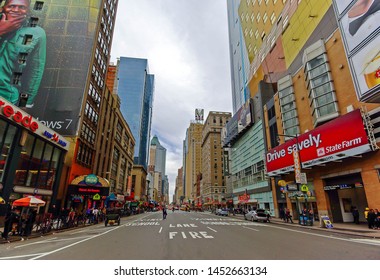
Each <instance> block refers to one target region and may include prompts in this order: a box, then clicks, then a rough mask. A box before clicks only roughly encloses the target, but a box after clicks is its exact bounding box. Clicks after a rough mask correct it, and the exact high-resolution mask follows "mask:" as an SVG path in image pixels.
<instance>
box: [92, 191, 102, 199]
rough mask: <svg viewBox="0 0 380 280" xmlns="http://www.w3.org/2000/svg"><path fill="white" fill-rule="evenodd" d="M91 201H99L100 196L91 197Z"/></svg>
mask: <svg viewBox="0 0 380 280" xmlns="http://www.w3.org/2000/svg"><path fill="white" fill-rule="evenodd" d="M92 200H100V195H99V194H98V193H97V194H95V195H94V196H93V197H92Z"/></svg>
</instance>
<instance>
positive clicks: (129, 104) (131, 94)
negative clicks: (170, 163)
mask: <svg viewBox="0 0 380 280" xmlns="http://www.w3.org/2000/svg"><path fill="white" fill-rule="evenodd" d="M116 77H117V79H116V80H115V86H114V90H115V92H116V93H117V94H118V95H119V96H120V99H121V112H122V113H123V116H124V117H125V119H126V121H127V122H128V124H129V126H130V127H131V130H132V134H133V136H134V138H135V139H136V146H135V154H134V163H135V164H136V165H141V166H143V167H144V168H145V169H147V166H148V156H149V139H150V132H151V124H152V109H153V94H154V75H151V74H149V67H148V60H147V59H140V58H132V57H120V58H119V59H118V62H117V72H116Z"/></svg>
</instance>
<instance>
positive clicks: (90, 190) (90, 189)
mask: <svg viewBox="0 0 380 280" xmlns="http://www.w3.org/2000/svg"><path fill="white" fill-rule="evenodd" d="M78 191H79V192H83V193H99V192H100V190H99V189H92V188H79V189H78Z"/></svg>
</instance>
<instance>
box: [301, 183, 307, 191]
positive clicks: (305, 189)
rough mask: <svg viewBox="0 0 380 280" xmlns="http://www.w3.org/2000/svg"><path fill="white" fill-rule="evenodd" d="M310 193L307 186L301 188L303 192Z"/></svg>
mask: <svg viewBox="0 0 380 280" xmlns="http://www.w3.org/2000/svg"><path fill="white" fill-rule="evenodd" d="M308 191H309V187H308V186H307V185H302V186H301V192H308Z"/></svg>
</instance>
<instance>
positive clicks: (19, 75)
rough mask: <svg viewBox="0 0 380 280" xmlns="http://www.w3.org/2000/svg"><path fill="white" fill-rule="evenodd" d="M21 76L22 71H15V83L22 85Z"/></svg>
mask: <svg viewBox="0 0 380 280" xmlns="http://www.w3.org/2000/svg"><path fill="white" fill-rule="evenodd" d="M21 76H22V73H20V72H14V73H13V84H14V85H18V86H19V85H20V84H21Z"/></svg>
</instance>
